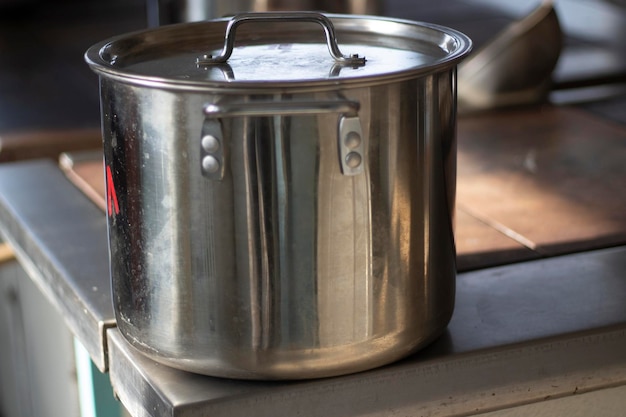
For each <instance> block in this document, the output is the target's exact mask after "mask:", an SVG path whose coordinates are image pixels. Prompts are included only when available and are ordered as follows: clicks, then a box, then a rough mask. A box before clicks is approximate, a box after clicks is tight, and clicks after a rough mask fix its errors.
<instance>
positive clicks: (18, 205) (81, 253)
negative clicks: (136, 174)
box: [0, 161, 115, 372]
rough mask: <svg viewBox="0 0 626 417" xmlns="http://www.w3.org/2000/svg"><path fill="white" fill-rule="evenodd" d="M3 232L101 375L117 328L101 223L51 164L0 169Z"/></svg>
mask: <svg viewBox="0 0 626 417" xmlns="http://www.w3.org/2000/svg"><path fill="white" fill-rule="evenodd" d="M0 232H1V233H2V236H3V238H4V239H5V240H6V241H8V242H9V243H10V244H11V246H12V247H13V250H14V251H15V252H16V256H17V258H18V260H19V261H20V263H21V264H22V266H23V267H24V268H25V269H26V270H27V271H28V273H29V275H30V276H31V277H32V279H33V280H34V281H35V283H36V284H37V285H38V286H39V288H40V289H41V291H42V292H43V293H44V294H45V295H46V296H47V297H48V299H49V300H50V301H51V302H52V304H53V305H54V306H55V307H56V308H57V309H58V310H59V311H60V312H61V315H62V316H63V317H65V320H66V322H67V325H68V327H69V328H70V330H71V331H72V332H73V333H74V335H76V337H77V338H78V339H79V340H80V341H81V342H82V343H83V345H84V346H85V348H86V349H87V351H88V352H89V354H90V356H91V358H92V360H93V361H94V363H95V364H96V366H97V367H98V369H100V370H101V371H102V372H106V370H107V369H108V364H107V361H108V357H107V354H106V352H107V348H106V329H107V328H110V327H114V326H115V319H114V315H113V306H112V304H111V286H110V283H109V264H108V262H109V260H108V246H107V245H108V243H107V234H106V217H105V216H103V215H102V211H101V210H100V209H98V208H97V207H96V206H95V205H94V204H93V203H92V202H91V201H89V200H88V199H87V198H85V197H84V195H83V194H82V193H81V192H80V191H79V190H78V189H77V188H76V187H74V186H73V185H72V184H71V183H70V182H69V181H68V180H67V179H66V177H65V176H64V175H63V173H62V172H61V170H59V169H58V167H57V166H56V165H55V164H54V163H53V162H52V161H34V162H21V163H7V164H2V165H0Z"/></svg>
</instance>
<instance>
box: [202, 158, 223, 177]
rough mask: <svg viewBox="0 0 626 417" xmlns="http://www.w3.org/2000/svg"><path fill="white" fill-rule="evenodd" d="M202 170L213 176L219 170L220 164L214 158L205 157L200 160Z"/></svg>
mask: <svg viewBox="0 0 626 417" xmlns="http://www.w3.org/2000/svg"><path fill="white" fill-rule="evenodd" d="M202 169H203V170H204V172H206V173H209V174H215V173H216V172H217V171H219V170H220V162H219V161H218V160H217V158H215V157H214V156H211V155H207V156H205V157H204V158H202Z"/></svg>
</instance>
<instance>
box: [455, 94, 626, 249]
mask: <svg viewBox="0 0 626 417" xmlns="http://www.w3.org/2000/svg"><path fill="white" fill-rule="evenodd" d="M458 132H459V137H458V150H459V154H458V166H459V169H458V189H457V191H458V192H457V199H458V203H459V204H460V205H461V206H466V207H470V208H471V209H472V211H473V214H474V215H475V216H476V217H477V218H479V219H481V220H482V221H484V222H485V223H487V224H494V225H500V226H502V227H503V228H504V229H506V230H507V231H509V232H510V235H511V236H518V237H519V238H520V240H519V241H520V242H523V243H524V244H526V245H527V246H529V247H530V248H531V249H533V250H535V251H536V252H538V253H539V254H541V255H544V256H551V255H556V254H561V253H567V252H572V251H577V250H583V249H592V248H596V247H602V246H608V245H614V244H620V243H624V242H626V163H625V161H626V128H625V127H624V126H621V125H619V124H615V123H612V122H608V121H606V120H603V119H600V118H598V117H596V116H593V115H591V114H589V113H586V112H584V111H581V110H577V109H573V108H559V107H552V106H543V107H539V108H533V109H526V110H514V111H504V112H498V113H492V114H486V115H482V116H473V117H467V118H461V119H460V120H459V127H458Z"/></svg>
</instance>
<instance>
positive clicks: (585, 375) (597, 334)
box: [109, 247, 626, 417]
mask: <svg viewBox="0 0 626 417" xmlns="http://www.w3.org/2000/svg"><path fill="white" fill-rule="evenodd" d="M624 270H626V247H619V248H614V249H608V250H601V251H595V252H588V253H584V254H574V255H568V256H562V257H558V258H552V259H548V260H540V261H532V262H526V263H524V264H522V265H510V266H505V267H498V268H491V269H486V270H482V271H476V272H471V273H465V274H460V275H459V277H458V284H459V286H458V290H457V295H458V297H457V308H456V311H455V313H454V316H453V318H452V321H451V323H450V325H449V328H448V330H447V331H446V334H445V335H444V336H443V337H442V338H440V339H439V340H438V341H437V342H435V343H434V344H433V345H431V346H430V347H429V348H428V349H426V350H425V351H423V352H420V353H418V354H416V355H414V356H412V357H410V358H408V359H406V360H403V361H401V362H398V363H395V364H392V365H389V366H386V367H383V368H379V369H375V370H371V371H367V372H363V373H360V374H357V375H347V376H342V377H336V378H328V379H321V380H314V381H307V382H289V383H284V382H280V383H278V382H259V381H257V382H249V381H232V380H226V379H220V378H212V377H205V376H201V375H195V374H190V373H187V372H182V371H178V370H175V369H172V368H168V367H164V366H161V365H159V364H158V363H156V362H154V361H152V360H150V359H149V358H146V357H144V356H143V355H140V354H138V353H137V352H136V351H135V350H134V349H132V348H131V347H130V346H129V345H128V343H126V341H125V339H124V338H123V337H122V336H121V334H120V333H119V332H118V331H117V330H115V329H112V330H111V331H110V332H109V339H110V343H109V344H110V346H111V358H112V363H111V380H112V383H113V385H114V387H115V390H116V392H117V393H118V395H119V397H120V400H121V401H122V402H123V403H124V404H125V405H126V406H127V407H128V410H129V411H130V412H131V413H132V415H133V416H135V417H140V416H166V415H167V416H195V415H209V414H210V415H211V416H248V415H255V416H259V417H263V416H275V415H277V414H281V415H301V416H307V417H308V416H324V417H333V416H363V415H367V416H395V415H398V414H401V415H436V416H442V417H443V416H459V415H476V414H481V413H485V412H489V411H494V410H503V409H508V408H512V407H517V406H520V405H523V404H531V403H534V404H536V405H537V407H534V409H535V410H536V409H541V408H542V405H543V404H545V401H547V400H550V399H555V398H572V397H578V396H579V395H580V394H584V393H586V392H599V391H598V390H604V389H607V388H610V387H614V386H626V355H624V352H626V309H624V303H623V301H624V299H626V280H625V279H624ZM602 392H603V391H602ZM623 401H624V400H623V398H622V402H623ZM622 409H623V407H622ZM552 410H553V411H554V410H555V409H554V408H553V409H552ZM595 411H596V412H597V411H598V410H595ZM592 414H593V413H592ZM554 415H561V414H554ZM564 415H565V414H564Z"/></svg>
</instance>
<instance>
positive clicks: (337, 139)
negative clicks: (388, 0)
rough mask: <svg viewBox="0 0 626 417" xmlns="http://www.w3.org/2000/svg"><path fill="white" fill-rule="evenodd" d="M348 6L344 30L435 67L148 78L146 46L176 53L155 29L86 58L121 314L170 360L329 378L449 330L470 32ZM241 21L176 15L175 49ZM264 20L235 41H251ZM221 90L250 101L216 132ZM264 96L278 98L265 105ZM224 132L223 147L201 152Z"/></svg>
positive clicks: (125, 326)
mask: <svg viewBox="0 0 626 417" xmlns="http://www.w3.org/2000/svg"><path fill="white" fill-rule="evenodd" d="M332 20H333V23H334V24H335V27H336V29H337V36H344V37H348V38H349V37H355V38H358V41H359V43H361V44H364V45H366V46H370V45H368V43H369V42H372V43H374V45H376V46H377V47H380V46H381V45H385V44H391V43H393V44H394V45H395V50H396V51H400V52H401V54H402V55H410V56H413V55H424V56H426V55H427V56H429V57H431V58H432V59H431V62H430V64H424V63H423V61H419V60H418V61H415V62H413V64H414V65H409V66H408V67H407V68H402V69H398V70H392V71H391V72H390V73H387V72H385V71H382V72H381V71H376V72H375V73H374V74H370V75H365V76H355V77H354V78H355V79H354V80H351V79H350V77H346V78H344V79H341V78H340V79H339V81H337V79H335V78H330V79H329V78H328V77H327V76H324V77H323V78H313V79H307V78H305V80H304V81H302V82H293V81H291V80H290V81H282V80H278V81H276V82H268V80H267V79H264V78H263V76H264V74H266V73H267V72H268V71H269V70H268V68H267V65H266V63H265V62H264V59H263V57H261V58H260V59H259V60H258V62H257V64H256V68H259V73H260V74H261V76H260V77H258V78H257V79H256V80H255V81H254V82H253V83H254V84H253V86H254V87H255V88H254V89H255V90H256V91H253V92H251V91H250V90H249V86H250V84H249V83H248V82H241V83H239V82H237V81H234V82H226V81H223V80H220V81H219V82H216V81H214V80H211V79H210V80H208V81H207V80H205V81H204V83H201V82H199V80H198V79H195V80H192V81H188V80H181V79H179V78H175V77H174V78H171V77H161V78H160V79H159V80H155V79H154V78H151V75H152V74H147V75H146V74H142V73H141V72H140V71H139V70H138V68H139V67H140V64H141V62H139V61H142V59H144V58H145V57H146V55H147V56H150V57H152V58H153V63H154V62H157V61H160V60H159V59H158V56H155V55H154V53H153V52H150V51H156V55H158V54H159V52H158V51H163V53H164V54H166V55H167V53H168V46H164V48H159V46H160V41H157V42H155V43H152V44H145V43H144V44H143V45H142V47H145V48H147V49H148V51H147V52H146V53H145V54H142V52H141V51H142V48H139V49H138V47H137V46H136V44H134V42H133V41H130V43H132V44H133V45H135V47H133V48H134V49H135V50H138V51H139V53H140V58H137V57H130V56H129V55H127V53H128V51H124V50H123V47H124V45H127V44H128V43H129V42H128V39H124V38H118V39H117V40H114V41H112V42H111V43H108V44H107V46H106V47H105V48H104V50H103V49H101V47H95V48H93V49H92V50H91V51H90V52H88V53H87V55H88V59H89V60H90V63H91V64H92V65H93V66H94V69H95V70H96V71H97V72H98V73H99V75H100V85H101V93H102V113H103V132H104V141H105V152H104V153H105V162H106V164H107V170H108V171H107V172H111V179H110V181H107V186H108V192H107V194H108V195H109V196H115V197H116V199H117V200H116V201H118V202H119V212H118V211H117V210H116V211H115V212H113V211H112V210H109V213H108V214H109V216H108V218H109V238H110V252H111V265H112V279H113V294H114V297H113V302H114V305H115V310H116V318H117V325H118V328H119V329H120V331H121V332H122V334H123V335H124V336H125V337H126V338H127V339H128V340H129V341H130V343H132V344H133V345H134V346H135V347H136V348H137V349H139V350H140V351H142V352H144V353H145V354H147V355H150V356H151V357H153V358H155V359H156V360H158V361H161V362H162V363H165V364H167V365H170V366H174V367H177V368H181V369H185V370H189V371H193V372H199V373H206V374H210V375H217V376H224V377H233V378H249V379H274V378H276V379H281V378H312V377H323V376H330V375H338V374H344V373H349V372H357V371H361V370H364V369H369V368H373V367H376V366H380V365H382V364H385V363H388V362H391V361H394V360H397V359H399V358H401V357H404V356H406V355H408V354H410V353H411V352H413V351H415V350H416V349H419V348H421V347H423V346H425V345H426V344H427V343H429V342H431V341H432V340H433V339H434V338H435V337H436V336H438V335H439V334H440V333H441V332H442V331H443V329H444V328H445V326H446V324H447V322H448V320H449V318H450V316H451V314H452V310H453V306H454V284H455V249H454V238H453V232H452V218H453V211H454V187H455V176H454V175H455V167H456V155H455V152H454V150H455V121H456V120H455V66H456V63H457V62H458V61H459V60H460V59H461V58H462V57H463V55H465V54H466V53H467V52H468V51H469V47H470V41H469V40H468V39H467V38H466V37H465V36H464V35H461V34H457V33H456V32H454V31H449V32H448V31H446V30H445V29H444V28H440V27H434V26H433V27H430V26H422V25H420V24H416V23H409V22H406V21H393V20H389V19H381V20H377V19H375V18H354V17H345V16H334V17H332ZM224 23H225V22H223V21H219V22H208V23H205V24H202V25H197V24H196V25H183V26H180V27H178V31H176V30H174V29H172V28H166V30H165V31H164V32H165V33H166V34H167V35H168V36H167V40H166V45H168V42H174V43H177V42H176V41H177V39H178V38H179V37H180V36H183V35H184V36H185V37H187V36H188V35H189V31H192V33H193V32H194V31H197V30H198V29H199V28H201V29H202V30H201V32H202V33H204V34H205V37H206V36H215V34H214V32H215V31H217V33H218V34H219V36H223V34H224V30H223V24H224ZM293 23H294V22H290V21H287V22H285V23H284V24H281V25H269V26H272V27H271V28H266V26H268V25H261V26H256V29H255V30H254V32H253V33H254V36H255V40H254V41H252V43H253V44H254V45H253V46H259V45H265V44H272V45H273V44H276V42H279V40H280V39H282V38H283V37H284V36H285V34H286V33H287V32H288V31H289V30H290V29H289V25H291V24H293ZM295 24H296V27H299V26H298V25H299V24H300V22H295ZM274 26H277V27H279V28H280V29H276V28H275V27H274ZM314 26H315V27H314V29H315V30H312V29H307V30H305V31H300V32H299V33H300V34H301V35H302V33H305V35H304V36H305V37H304V38H302V41H303V42H308V40H307V36H309V35H310V33H309V31H311V33H315V35H316V36H318V37H319V36H320V35H321V34H320V33H319V28H317V27H316V25H314ZM247 27H248V26H241V27H240V28H239V31H241V32H238V37H239V36H240V35H241V39H244V40H245V39H248V38H246V36H247V35H245V32H244V30H245V29H246V28H247ZM265 30H269V32H267V34H266V33H264V31H265ZM393 30H395V31H396V32H395V36H394V37H393V38H391V37H389V33H388V32H389V31H393ZM179 32H180V33H179ZM149 33H150V34H153V35H154V37H152V36H151V39H153V40H154V39H157V40H158V39H163V38H162V37H163V36H164V35H163V34H159V33H157V32H155V31H152V32H149ZM145 36H147V35H145V34H144V35H142V34H139V35H136V34H134V35H130V37H131V39H133V40H139V41H140V44H141V43H142V42H144V41H145V39H146V38H145ZM418 39H420V40H421V43H420V42H417V41H416V40H418ZM202 43H203V44H204V43H205V42H202ZM279 43H280V42H279ZM190 44H193V42H187V43H186V44H185V46H186V47H187V45H190ZM410 45H413V47H414V48H416V50H412V49H411V48H410ZM243 46H244V48H243V49H247V48H248V45H247V44H246V43H245V42H244V43H243ZM321 46H323V47H324V48H325V47H326V45H325V44H322V45H321ZM192 47H193V46H192ZM403 48H404V49H403ZM407 48H408V49H407ZM446 48H448V49H446ZM251 49H253V50H254V49H255V48H251ZM387 49H390V48H388V47H387V48H385V50H387ZM115 51H119V52H120V54H116V52H115ZM180 52H181V51H178V52H177V53H178V56H179V57H180V56H181V55H180ZM183 52H184V51H183ZM113 55H115V58H114V59H112V57H113ZM235 55H238V54H233V57H232V59H233V60H234V59H235ZM387 55H388V54H386V55H385V56H387ZM182 56H185V54H182ZM103 57H109V61H108V62H107V61H106V59H103ZM127 60H134V61H133V62H125V61H127ZM323 60H324V61H328V60H329V58H328V53H327V52H325V56H324V57H323ZM369 62H370V60H369V58H368V63H369ZM229 63H230V61H229ZM187 65H188V62H185V63H184V66H187ZM298 65H302V63H298ZM367 65H368V64H366V65H365V67H367ZM173 67H175V65H173ZM154 68H156V67H154ZM270 69H271V67H270ZM263 70H265V72H264V71H263ZM159 71H162V68H161V69H160V70H159ZM342 74H343V71H342ZM147 83H151V85H150V86H148V85H147ZM189 83H191V84H189ZM277 86H280V87H277ZM187 87H190V90H186V88H187ZM261 91H262V93H261ZM329 100H339V101H337V102H330V101H329ZM222 102H235V103H236V104H235V105H233V106H232V109H236V108H239V109H244V110H238V111H236V112H234V113H233V114H224V112H223V111H220V113H221V114H222V116H226V117H223V118H221V119H220V120H219V123H220V125H219V129H218V126H215V125H214V124H212V123H211V118H210V117H208V115H212V112H211V111H212V109H215V108H216V106H220V105H221V104H220V103H222ZM268 102H270V103H271V104H269V105H267V103H268ZM351 102H353V103H358V104H359V111H358V119H357V118H356V117H355V116H356V115H355V114H353V108H354V107H355V106H354V105H351V104H350V103H351ZM242 103H244V104H242ZM302 103H305V105H303V104H302ZM307 103H313V106H311V107H309V106H308V104H307ZM328 103H333V105H332V106H330V107H329V106H328ZM266 105H267V111H271V110H272V109H277V108H278V109H281V110H279V111H277V112H276V113H274V114H271V115H267V113H266V110H265V109H261V108H260V107H259V106H266ZM250 106H251V107H250ZM289 106H291V107H292V110H289V109H288V107H289ZM344 107H346V109H347V110H348V111H349V113H348V112H346V113H345V114H343V117H338V116H340V115H338V114H336V113H334V112H335V111H336V110H337V109H343V108H344ZM225 108H226V109H228V106H226V107H225ZM202 109H205V112H204V114H203V111H202ZM320 109H321V111H320ZM329 109H330V110H331V111H332V113H330V114H329V113H328V112H327V111H328V110H329ZM231 111H234V110H231ZM311 112H314V113H318V112H319V114H315V115H310V113H311ZM226 113H228V110H227V111H226ZM302 113H305V114H304V115H302ZM260 114H263V115H264V116H259V115H260ZM237 115H241V117H234V116H237ZM265 115H267V116H265ZM359 121H360V123H359ZM359 125H360V126H359ZM220 129H221V130H220ZM207 134H209V135H211V136H214V137H215V138H216V139H218V141H219V142H220V145H219V148H218V150H216V152H213V153H211V152H207V151H206V149H204V148H202V144H201V142H202V137H206V136H207ZM346 139H348V140H346ZM340 144H341V145H342V146H339V145H340ZM350 147H352V148H350ZM199 149H200V150H201V151H200V152H198V150H199ZM359 150H360V151H359ZM340 155H341V157H342V160H343V163H338V161H339V160H340ZM351 170H352V171H351ZM344 174H350V175H344ZM207 176H208V177H210V178H207ZM213 179H215V180H219V181H214V180H213Z"/></svg>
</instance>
